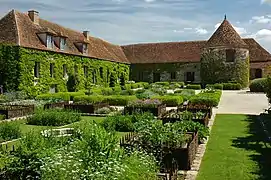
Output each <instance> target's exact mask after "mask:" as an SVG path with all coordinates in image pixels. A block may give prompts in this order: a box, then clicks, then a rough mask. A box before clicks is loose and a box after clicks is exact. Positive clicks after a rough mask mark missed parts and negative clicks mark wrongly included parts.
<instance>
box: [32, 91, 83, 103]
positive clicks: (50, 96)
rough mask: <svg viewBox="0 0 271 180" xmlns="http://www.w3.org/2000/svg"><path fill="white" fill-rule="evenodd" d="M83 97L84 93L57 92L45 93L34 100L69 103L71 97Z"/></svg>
mask: <svg viewBox="0 0 271 180" xmlns="http://www.w3.org/2000/svg"><path fill="white" fill-rule="evenodd" d="M82 95H85V93H84V92H59V93H47V94H41V95H38V96H36V100H46V101H50V100H56V99H57V100H62V101H69V100H70V99H71V97H76V96H82Z"/></svg>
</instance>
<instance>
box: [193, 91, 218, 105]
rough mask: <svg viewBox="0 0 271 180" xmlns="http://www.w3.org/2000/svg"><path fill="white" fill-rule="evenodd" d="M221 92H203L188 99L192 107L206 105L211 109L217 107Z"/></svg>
mask: <svg viewBox="0 0 271 180" xmlns="http://www.w3.org/2000/svg"><path fill="white" fill-rule="evenodd" d="M221 94H222V92H221V91H219V90H216V91H214V90H205V91H203V92H201V93H199V94H197V95H195V96H193V97H191V98H190V102H189V103H190V104H192V105H207V106H211V107H216V106H218V103H219V101H220V97H221Z"/></svg>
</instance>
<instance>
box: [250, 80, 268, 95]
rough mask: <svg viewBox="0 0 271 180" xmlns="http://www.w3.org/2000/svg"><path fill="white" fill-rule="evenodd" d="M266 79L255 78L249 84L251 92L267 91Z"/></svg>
mask: <svg viewBox="0 0 271 180" xmlns="http://www.w3.org/2000/svg"><path fill="white" fill-rule="evenodd" d="M266 81H267V80H266V78H259V79H254V80H253V81H252V82H251V83H250V85H249V89H250V92H265V90H266Z"/></svg>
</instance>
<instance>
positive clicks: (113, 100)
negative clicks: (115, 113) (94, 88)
mask: <svg viewBox="0 0 271 180" xmlns="http://www.w3.org/2000/svg"><path fill="white" fill-rule="evenodd" d="M136 99H137V98H136V96H119V95H113V96H94V95H93V96H92V95H91V96H76V97H75V98H74V102H75V103H78V102H80V103H90V104H93V103H99V102H103V103H109V105H111V106H125V105H127V103H128V102H129V101H133V100H136Z"/></svg>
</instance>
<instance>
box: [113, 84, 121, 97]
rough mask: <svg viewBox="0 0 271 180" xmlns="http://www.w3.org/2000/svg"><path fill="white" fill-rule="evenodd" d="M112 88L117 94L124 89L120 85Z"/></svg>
mask: <svg viewBox="0 0 271 180" xmlns="http://www.w3.org/2000/svg"><path fill="white" fill-rule="evenodd" d="M112 89H113V91H114V94H116V95H119V94H120V93H121V91H122V90H121V87H120V86H116V87H113V88H112Z"/></svg>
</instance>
